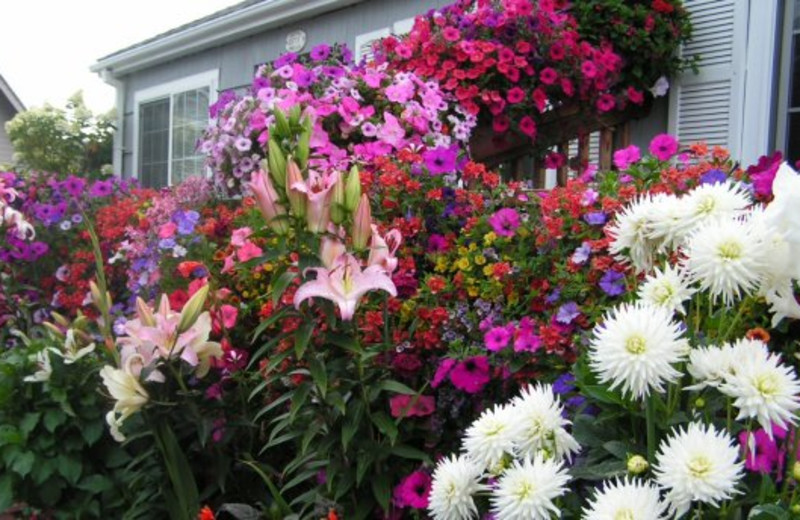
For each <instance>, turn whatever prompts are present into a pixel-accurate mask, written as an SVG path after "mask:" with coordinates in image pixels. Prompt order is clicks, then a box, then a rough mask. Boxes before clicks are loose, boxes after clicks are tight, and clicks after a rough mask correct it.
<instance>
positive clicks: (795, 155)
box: [786, 113, 800, 164]
mask: <svg viewBox="0 0 800 520" xmlns="http://www.w3.org/2000/svg"><path fill="white" fill-rule="evenodd" d="M786 142H787V146H786V160H787V161H788V162H789V164H794V163H795V162H796V161H798V160H800V113H794V114H789V136H788V139H787V140H786Z"/></svg>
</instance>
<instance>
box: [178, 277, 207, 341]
mask: <svg viewBox="0 0 800 520" xmlns="http://www.w3.org/2000/svg"><path fill="white" fill-rule="evenodd" d="M207 297H208V285H204V286H203V287H201V288H200V289H198V290H197V292H196V293H194V295H193V296H192V297H191V298H189V301H188V302H186V305H184V306H183V310H182V311H181V316H180V320H179V321H178V334H182V333H184V332H186V331H187V330H189V329H190V328H192V325H194V323H195V322H196V321H197V318H199V317H200V313H201V312H203V305H205V303H206V298H207Z"/></svg>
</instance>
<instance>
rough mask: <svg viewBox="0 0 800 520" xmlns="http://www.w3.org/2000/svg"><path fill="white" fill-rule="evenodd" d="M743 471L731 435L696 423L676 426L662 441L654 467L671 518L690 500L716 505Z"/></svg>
mask: <svg viewBox="0 0 800 520" xmlns="http://www.w3.org/2000/svg"><path fill="white" fill-rule="evenodd" d="M743 470H744V464H743V463H742V462H741V461H739V448H738V446H737V444H736V442H735V441H734V439H733V437H731V436H730V435H729V434H728V433H726V432H724V431H719V432H718V431H716V430H715V429H714V428H713V426H705V425H702V424H699V423H691V424H689V426H688V428H686V429H685V430H681V429H678V430H677V431H675V432H674V433H673V435H672V436H670V437H669V438H667V439H666V441H664V442H662V443H661V446H660V447H659V451H658V454H657V455H656V465H655V467H654V471H655V475H656V481H657V482H658V484H659V485H660V486H661V487H662V488H663V489H665V490H666V491H667V495H666V501H667V502H668V503H669V508H670V512H672V513H674V515H675V517H680V516H681V515H683V514H684V513H686V511H688V510H689V507H690V506H691V503H692V502H702V503H705V504H710V505H711V506H713V507H718V505H719V503H720V502H721V501H724V500H728V499H729V498H731V496H733V494H734V493H737V491H736V485H737V483H738V482H739V480H740V479H741V478H742V474H743Z"/></svg>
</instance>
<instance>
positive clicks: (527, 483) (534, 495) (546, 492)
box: [490, 454, 570, 520]
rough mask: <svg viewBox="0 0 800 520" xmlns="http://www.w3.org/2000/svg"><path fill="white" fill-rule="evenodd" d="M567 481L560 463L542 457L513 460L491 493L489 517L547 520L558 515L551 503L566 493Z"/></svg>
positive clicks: (504, 519)
mask: <svg viewBox="0 0 800 520" xmlns="http://www.w3.org/2000/svg"><path fill="white" fill-rule="evenodd" d="M569 480H570V476H569V474H567V471H566V469H564V465H563V463H561V462H557V461H555V460H552V459H545V458H544V457H542V455H541V454H539V455H537V456H536V457H534V458H533V460H532V461H531V459H525V460H524V461H523V462H520V461H518V460H515V461H514V463H513V465H512V466H511V467H510V468H508V469H507V470H506V471H505V472H503V474H502V475H501V476H500V478H499V479H498V481H497V485H496V487H495V489H494V490H493V492H492V496H491V499H490V501H491V506H492V509H491V511H492V514H493V515H494V518H495V519H496V520H549V519H550V518H551V517H552V516H553V514H555V515H558V514H559V513H560V510H559V509H558V507H556V505H555V504H554V503H553V500H555V499H556V498H558V497H560V496H562V495H564V494H565V493H566V492H567V488H566V484H567V482H569Z"/></svg>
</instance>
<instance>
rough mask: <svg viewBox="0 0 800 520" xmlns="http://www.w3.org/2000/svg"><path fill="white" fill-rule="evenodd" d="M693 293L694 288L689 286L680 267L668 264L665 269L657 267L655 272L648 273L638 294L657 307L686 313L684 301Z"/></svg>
mask: <svg viewBox="0 0 800 520" xmlns="http://www.w3.org/2000/svg"><path fill="white" fill-rule="evenodd" d="M692 294H694V289H693V288H692V287H690V286H689V284H688V283H687V281H686V277H685V276H684V274H683V273H682V272H681V271H680V270H679V269H678V268H676V267H673V266H671V265H668V266H666V268H665V269H664V270H663V271H662V270H661V269H659V268H656V269H655V273H653V274H649V275H647V278H646V279H645V281H644V283H642V285H640V286H639V292H638V293H637V296H638V297H639V299H640V300H642V301H644V302H647V303H651V304H653V305H655V306H656V307H664V308H666V309H669V310H670V311H672V312H679V313H681V314H686V309H684V307H683V302H684V301H686V300H688V299H689V298H691V297H692Z"/></svg>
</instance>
